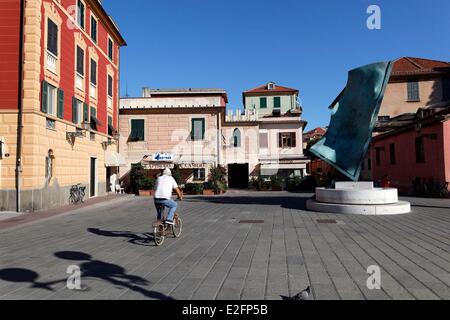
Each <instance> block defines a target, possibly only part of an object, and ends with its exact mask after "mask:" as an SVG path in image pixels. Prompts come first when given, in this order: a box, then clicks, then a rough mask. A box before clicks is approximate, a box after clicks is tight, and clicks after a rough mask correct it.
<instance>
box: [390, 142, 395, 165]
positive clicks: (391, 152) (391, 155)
mask: <svg viewBox="0 0 450 320" xmlns="http://www.w3.org/2000/svg"><path fill="white" fill-rule="evenodd" d="M389 157H390V160H391V164H395V144H394V143H391V144H390V145H389Z"/></svg>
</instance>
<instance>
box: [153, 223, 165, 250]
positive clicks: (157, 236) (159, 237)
mask: <svg viewBox="0 0 450 320" xmlns="http://www.w3.org/2000/svg"><path fill="white" fill-rule="evenodd" d="M163 232H164V230H163V226H157V227H154V228H153V241H154V242H155V244H156V245H157V246H158V247H159V246H160V245H162V244H163V242H164V234H163Z"/></svg>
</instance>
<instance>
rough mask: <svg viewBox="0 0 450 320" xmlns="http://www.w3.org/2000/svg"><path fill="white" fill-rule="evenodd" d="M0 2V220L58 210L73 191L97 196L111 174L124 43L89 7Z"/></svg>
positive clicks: (50, 1)
mask: <svg viewBox="0 0 450 320" xmlns="http://www.w3.org/2000/svg"><path fill="white" fill-rule="evenodd" d="M3 2H4V3H5V5H4V6H2V8H1V9H0V16H1V17H7V18H6V19H7V20H8V21H7V23H4V24H2V26H0V41H1V42H2V44H3V45H2V46H0V57H2V58H3V63H1V64H0V79H1V80H0V83H1V86H0V141H1V143H0V211H5V210H6V211H16V210H17V211H36V210H41V209H48V208H54V207H58V206H62V205H65V204H68V203H69V197H70V190H71V187H72V186H73V185H77V184H81V185H83V186H85V187H86V196H85V199H86V198H88V197H97V196H102V195H105V194H106V193H107V192H108V191H109V188H110V181H112V179H111V177H114V173H115V172H117V171H118V168H117V166H118V165H119V163H118V161H117V159H118V157H117V148H118V146H117V143H116V142H115V140H114V139H117V135H116V131H117V130H116V129H115V128H117V127H118V102H119V99H118V90H119V88H118V83H119V49H120V47H121V46H123V45H125V42H124V39H123V38H122V36H121V35H120V33H119V31H118V29H117V27H116V25H115V23H114V22H113V21H112V20H111V18H110V17H109V16H108V14H107V13H106V12H105V10H104V9H103V7H102V6H101V3H100V2H99V1H97V0H84V1H69V0H58V1H57V0H33V1H14V0H5V1H3ZM74 6H76V10H73V7H74ZM73 12H76V13H75V15H74V14H73ZM21 17H23V19H21ZM2 19H3V18H2ZM5 26H7V27H5ZM6 29H7V30H6ZM6 35H7V36H6ZM17 66H18V67H17Z"/></svg>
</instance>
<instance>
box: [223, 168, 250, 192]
mask: <svg viewBox="0 0 450 320" xmlns="http://www.w3.org/2000/svg"><path fill="white" fill-rule="evenodd" d="M248 168H249V165H248V163H244V164H238V163H235V164H229V165H228V186H229V187H230V188H234V189H247V188H248V179H249V174H248Z"/></svg>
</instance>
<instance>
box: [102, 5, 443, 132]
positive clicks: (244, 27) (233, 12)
mask: <svg viewBox="0 0 450 320" xmlns="http://www.w3.org/2000/svg"><path fill="white" fill-rule="evenodd" d="M103 3H104V6H105V8H106V10H107V11H108V13H110V14H111V15H112V16H113V18H114V20H115V21H116V22H117V24H118V25H119V28H120V30H121V32H122V35H123V36H124V38H125V39H126V41H127V43H128V46H127V47H125V48H123V49H122V51H121V95H125V93H126V91H127V90H126V89H127V87H128V93H129V95H130V96H139V95H140V94H141V88H142V87H143V86H150V87H152V88H175V87H191V88H195V87H211V88H224V89H226V90H227V92H228V95H229V100H230V102H229V105H228V107H229V108H237V107H242V91H244V90H247V89H250V88H253V87H256V86H258V85H262V84H264V83H267V82H268V81H275V82H276V83H278V84H280V85H284V86H288V87H293V88H297V89H299V90H300V96H301V99H302V101H303V107H304V114H303V118H304V119H305V120H307V121H308V122H309V124H308V127H307V129H312V128H314V127H317V126H324V125H327V124H328V122H329V115H330V114H329V110H328V109H327V107H328V106H329V104H330V103H331V102H332V101H333V100H334V98H335V97H336V96H337V95H338V94H339V93H340V91H341V90H342V88H343V87H344V86H345V83H346V80H347V71H348V70H350V69H352V68H354V67H358V66H361V65H364V64H368V63H372V62H376V61H380V60H389V59H396V58H398V57H401V56H416V57H424V58H430V59H437V60H444V61H450V41H449V38H448V35H449V31H450V19H449V15H450V1H448V0H428V1H419V0H395V1H392V0H383V1H376V0H371V1H366V0H346V1H330V0H314V1H312V0H308V1H306V0H271V1H268V0H240V1H236V0H226V1H225V0H220V1H219V0H127V1H116V0H104V1H103ZM371 4H376V5H379V6H380V8H381V23H382V25H381V27H382V28H381V30H369V29H368V28H367V27H366V20H367V18H368V17H369V15H368V14H367V13H366V10H367V7H368V6H369V5H371Z"/></svg>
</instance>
